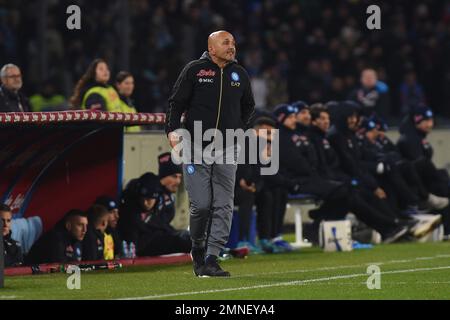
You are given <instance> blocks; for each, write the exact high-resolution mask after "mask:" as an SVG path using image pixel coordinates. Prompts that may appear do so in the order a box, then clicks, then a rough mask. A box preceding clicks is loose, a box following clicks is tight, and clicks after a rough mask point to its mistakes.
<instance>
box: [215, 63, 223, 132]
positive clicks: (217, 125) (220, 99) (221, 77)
mask: <svg viewBox="0 0 450 320" xmlns="http://www.w3.org/2000/svg"><path fill="white" fill-rule="evenodd" d="M222 88H223V68H220V91H219V107H218V110H217V120H216V129H215V130H214V140H213V141H216V133H217V129H218V128H219V119H220V110H221V109H222Z"/></svg>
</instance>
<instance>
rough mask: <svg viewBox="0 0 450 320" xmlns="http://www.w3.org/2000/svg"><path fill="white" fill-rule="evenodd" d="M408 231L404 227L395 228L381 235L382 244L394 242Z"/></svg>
mask: <svg viewBox="0 0 450 320" xmlns="http://www.w3.org/2000/svg"><path fill="white" fill-rule="evenodd" d="M408 231H409V229H408V227H406V226H400V227H397V228H395V229H394V230H392V231H391V232H389V233H387V234H386V235H383V243H392V242H395V241H397V240H399V239H400V238H402V237H403V236H404V235H405V234H407V233H408Z"/></svg>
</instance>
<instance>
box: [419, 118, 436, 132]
mask: <svg viewBox="0 0 450 320" xmlns="http://www.w3.org/2000/svg"><path fill="white" fill-rule="evenodd" d="M433 127H434V121H433V119H426V120H422V121H420V122H419V123H418V124H416V128H417V129H419V130H420V131H422V132H424V133H430V132H431V131H432V130H433Z"/></svg>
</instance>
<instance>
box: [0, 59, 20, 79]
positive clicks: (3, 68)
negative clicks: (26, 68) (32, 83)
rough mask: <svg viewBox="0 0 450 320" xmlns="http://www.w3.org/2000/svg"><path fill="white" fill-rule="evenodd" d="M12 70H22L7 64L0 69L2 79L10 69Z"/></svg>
mask: <svg viewBox="0 0 450 320" xmlns="http://www.w3.org/2000/svg"><path fill="white" fill-rule="evenodd" d="M11 68H17V69H19V70H20V68H19V67H18V66H16V65H15V64H12V63H8V64H5V65H4V66H3V67H2V68H1V69H0V78H4V77H6V71H8V69H11Z"/></svg>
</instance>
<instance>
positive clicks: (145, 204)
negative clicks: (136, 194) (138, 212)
mask: <svg viewBox="0 0 450 320" xmlns="http://www.w3.org/2000/svg"><path fill="white" fill-rule="evenodd" d="M155 204H156V199H153V198H141V207H142V209H143V210H144V211H145V212H148V211H150V210H152V209H153V207H154V206H155Z"/></svg>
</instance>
